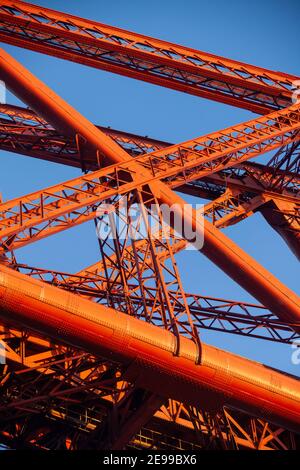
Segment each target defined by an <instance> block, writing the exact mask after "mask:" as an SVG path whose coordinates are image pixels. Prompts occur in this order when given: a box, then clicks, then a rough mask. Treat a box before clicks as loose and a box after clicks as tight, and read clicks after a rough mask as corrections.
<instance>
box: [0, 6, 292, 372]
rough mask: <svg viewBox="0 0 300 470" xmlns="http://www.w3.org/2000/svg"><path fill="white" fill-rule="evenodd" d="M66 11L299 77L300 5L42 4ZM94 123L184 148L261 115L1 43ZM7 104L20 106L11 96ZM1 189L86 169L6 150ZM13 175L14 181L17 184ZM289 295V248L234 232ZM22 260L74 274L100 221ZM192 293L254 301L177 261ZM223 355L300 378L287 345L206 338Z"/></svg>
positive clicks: (258, 232) (91, 256)
mask: <svg viewBox="0 0 300 470" xmlns="http://www.w3.org/2000/svg"><path fill="white" fill-rule="evenodd" d="M32 3H36V4H41V5H43V6H46V7H49V8H54V9H58V10H59V9H61V10H63V11H66V12H69V13H71V14H75V15H79V16H82V17H87V18H91V19H94V20H97V21H100V22H103V23H108V24H111V25H114V26H119V27H122V28H125V29H129V30H132V31H136V32H140V33H143V34H146V35H150V36H154V37H159V38H161V39H165V40H168V41H171V42H175V43H180V44H184V45H187V46H191V47H194V48H196V49H200V50H203V51H207V52H211V53H215V54H219V55H224V56H225V57H230V58H232V59H236V60H240V61H244V62H248V63H252V64H255V65H259V66H262V67H266V68H270V69H273V70H280V71H284V72H287V73H292V74H295V75H298V76H300V38H299V14H300V2H299V0H287V1H283V0H260V1H258V0H254V1H251V2H248V1H245V0H244V1H238V0H230V1H227V2H226V1H223V0H211V1H209V2H207V1H202V0H198V1H196V0H186V1H184V2H183V1H176V0H164V1H162V0H152V1H151V2H150V1H147V2H145V1H141V0H140V1H136V0H127V1H123V0H110V1H109V2H106V1H101V0H100V1H96V0H86V1H84V2H82V1H77V2H74V1H71V0H65V1H64V2H61V1H59V0H54V1H47V0H44V1H43V0H39V1H38V2H35V1H33V2H32ZM3 47H4V48H5V49H6V50H7V51H8V52H10V53H11V54H12V55H13V56H14V57H15V58H16V59H18V60H19V61H21V62H22V63H23V64H24V65H26V66H27V67H28V68H29V69H30V70H31V71H32V72H33V73H34V74H36V75H37V76H38V77H39V78H40V79H42V80H43V81H45V82H46V83H47V84H48V85H49V86H50V87H52V88H53V89H54V90H55V91H56V92H57V93H59V94H60V95H61V96H62V97H63V98H64V99H66V100H67V101H68V102H69V103H70V104H72V105H73V106H74V107H75V108H76V109H78V110H79V111H80V112H82V113H83V114H84V115H85V116H86V117H88V118H89V119H91V120H93V121H94V122H97V123H99V124H102V125H106V126H111V127H114V128H119V129H123V130H127V131H130V132H134V133H139V134H142V135H149V136H153V137H156V138H158V139H164V140H167V141H170V142H181V141H184V140H187V139H189V138H193V137H196V136H199V135H202V134H205V133H208V132H210V131H213V130H218V129H222V128H224V127H227V126H229V125H232V124H234V123H238V122H242V121H244V120H247V119H250V118H252V117H254V115H253V114H251V113H250V112H247V111H243V110H239V109H234V108H232V107H230V106H226V105H222V104H218V103H214V102H209V101H206V100H203V99H200V98H197V97H193V96H189V95H185V94H183V93H179V92H175V91H172V90H168V89H164V88H160V87H157V86H154V85H150V84H146V83H143V82H138V81H135V80H132V79H127V78H124V77H119V76H117V75H113V74H110V73H107V72H102V71H98V70H93V69H89V68H85V67H83V66H80V65H76V64H72V63H69V62H65V61H62V60H59V59H55V58H51V57H46V56H43V55H38V54H36V53H34V52H30V51H25V50H21V49H18V48H15V47H10V46H7V45H4V46H3ZM9 102H13V103H15V102H16V100H15V99H14V98H13V97H11V96H9ZM1 159H2V165H1V173H0V192H2V195H3V197H4V199H5V200H7V199H10V198H12V197H15V196H18V195H22V194H26V193H27V192H31V191H33V190H35V189H39V188H42V187H46V186H49V185H51V184H55V183H58V182H61V181H64V180H65V179H68V178H71V177H73V176H76V175H78V174H79V171H78V170H74V169H70V168H67V167H64V166H58V165H55V164H51V163H46V162H42V161H38V160H35V159H30V158H29V157H23V156H16V155H13V154H9V153H4V152H2V153H1ZM12 175H13V177H12ZM226 233H227V234H228V235H229V236H231V237H232V239H233V240H235V241H236V242H237V243H238V244H239V245H240V246H241V247H243V248H244V249H245V250H247V251H248V253H249V254H251V255H252V256H254V257H255V258H256V259H257V260H258V261H259V262H260V263H262V264H263V265H264V266H265V267H266V268H268V269H269V270H270V271H271V272H272V273H273V274H275V275H276V276H277V277H278V278H279V279H281V280H282V281H283V282H284V283H286V284H287V285H288V286H289V287H290V288H292V289H293V290H295V291H296V292H298V293H299V263H298V262H297V261H296V259H295V257H294V256H293V255H292V254H291V253H290V251H289V250H288V248H287V247H286V246H285V244H284V242H283V241H282V240H281V239H280V238H279V236H277V235H276V234H275V233H274V232H273V231H272V229H271V228H270V227H269V226H268V225H267V224H266V223H265V222H264V220H263V219H262V218H261V216H260V215H258V214H257V215H254V216H252V217H251V218H249V219H247V220H246V221H244V222H242V223H240V224H239V225H237V226H235V227H232V228H230V229H227V230H226ZM16 254H17V256H18V260H19V261H20V262H24V263H28V264H32V265H36V266H41V267H45V268H46V267H49V268H53V269H61V270H69V271H71V272H75V271H77V270H79V269H81V268H82V267H84V266H87V265H89V264H91V263H93V262H94V261H95V260H96V259H97V256H98V251H97V242H96V237H95V233H94V228H93V224H91V223H89V224H85V225H83V226H80V227H77V228H74V229H72V230H69V231H67V232H64V233H62V234H59V235H57V236H54V237H51V238H48V239H46V240H43V241H40V242H38V243H36V244H34V245H30V246H28V247H26V248H24V249H21V250H19V251H17V252H16ZM178 261H179V266H180V268H181V274H182V278H183V282H184V286H185V289H186V290H187V291H188V292H195V293H196V292H197V293H200V294H203V295H212V296H216V297H225V298H230V299H240V300H251V297H250V296H249V295H248V294H247V293H246V292H245V291H243V290H242V289H241V288H240V287H239V286H238V285H236V284H235V283H234V282H233V281H231V279H229V278H228V277H227V276H225V275H224V274H223V273H222V272H221V271H220V270H219V269H218V268H216V267H215V266H214V265H213V264H212V263H210V262H209V261H208V260H206V259H205V258H204V256H202V255H201V254H198V253H195V252H193V251H191V252H184V253H181V254H180V255H179V256H178ZM202 338H203V339H205V340H206V341H207V342H210V343H212V344H215V345H217V346H220V347H222V348H224V349H227V350H230V351H233V352H236V353H238V354H241V355H245V356H247V357H249V358H252V359H254V360H258V361H261V362H265V363H266V364H270V365H272V366H274V367H278V368H281V369H284V370H287V371H289V372H291V373H293V374H295V375H299V373H300V366H294V365H292V364H291V361H290V356H291V349H290V347H289V346H280V345H273V344H271V343H268V342H263V341H258V340H251V339H250V340H246V338H242V337H235V336H232V335H225V334H221V333H218V334H216V333H208V332H206V331H204V332H203V333H202Z"/></svg>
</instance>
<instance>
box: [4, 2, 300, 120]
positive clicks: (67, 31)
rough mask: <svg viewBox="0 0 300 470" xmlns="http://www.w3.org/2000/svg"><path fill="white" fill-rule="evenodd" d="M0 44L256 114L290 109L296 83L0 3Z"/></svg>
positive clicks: (215, 58)
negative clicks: (54, 57)
mask: <svg viewBox="0 0 300 470" xmlns="http://www.w3.org/2000/svg"><path fill="white" fill-rule="evenodd" d="M0 40H2V41H4V42H7V43H9V44H13V45H16V46H20V47H23V48H28V49H31V50H34V51H37V52H42V53H45V54H49V55H52V56H56V57H60V58H63V59H68V60H71V61H73V62H78V63H81V64H84V65H88V66H91V67H96V68H99V69H103V70H108V71H110V72H114V73H118V74H121V75H126V76H128V77H133V78H136V79H139V80H144V81H146V82H150V83H154V84H157V85H161V86H164V87H169V88H172V89H175V90H179V91H183V92H186V93H191V94H194V95H197V96H201V97H204V98H208V99H211V100H216V101H220V102H223V103H227V104H230V105H233V106H237V107H241V108H246V109H249V110H251V111H253V112H256V113H259V114H266V113H268V112H270V111H271V110H274V109H279V108H281V107H286V106H288V105H289V104H290V103H291V95H292V85H293V81H294V80H296V79H297V77H294V76H292V75H288V74H284V73H279V72H271V71H269V70H266V69H263V68H261V67H255V66H252V65H248V64H244V63H241V62H238V61H234V60H229V59H225V58H224V57H219V56H216V55H213V54H207V53H205V52H201V51H197V50H194V49H191V48H188V47H183V46H179V45H176V44H172V43H169V42H166V41H161V40H158V39H153V38H151V37H147V36H143V35H141V34H136V33H132V32H129V31H125V30H122V29H120V28H115V27H112V26H107V25H104V24H101V23H97V22H95V21H91V20H84V19H81V18H78V17H76V16H73V15H68V14H65V13H60V12H57V11H54V10H50V9H47V8H44V7H41V6H36V5H31V4H28V3H25V2H21V1H15V0H1V2H0Z"/></svg>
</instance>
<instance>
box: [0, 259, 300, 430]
mask: <svg viewBox="0 0 300 470" xmlns="http://www.w3.org/2000/svg"><path fill="white" fill-rule="evenodd" d="M0 306H1V307H0V317H1V320H2V321H4V322H5V323H8V324H12V323H14V324H17V325H20V326H25V327H26V328H28V329H31V330H33V331H35V332H37V333H40V334H42V335H44V336H46V337H50V338H57V339H59V340H60V341H62V342H63V343H65V344H69V345H72V346H74V345H76V346H77V347H79V348H82V349H85V350H87V351H90V352H92V353H93V354H96V355H101V356H104V357H107V358H109V359H110V360H117V361H119V362H121V363H123V364H124V365H126V367H127V368H128V369H127V373H126V380H129V381H130V380H134V382H135V384H136V386H142V387H143V388H145V389H148V390H150V391H151V392H153V393H157V394H160V395H161V396H166V397H170V396H172V397H173V398H175V399H178V400H181V401H182V400H184V401H187V402H188V403H190V404H192V405H199V403H200V402H202V400H203V403H205V407H206V408H207V409H211V410H213V409H214V410H218V409H219V408H220V407H222V406H225V405H228V406H230V407H233V408H237V409H240V410H243V411H245V412H247V413H250V414H253V415H254V416H259V417H261V418H267V419H268V420H269V421H271V422H274V423H275V424H279V425H282V426H284V427H285V428H286V429H290V430H295V431H296V430H299V423H300V382H299V379H297V378H295V377H292V376H289V375H285V374H282V373H280V372H277V371H275V370H274V369H273V368H268V367H266V366H264V365H262V364H258V363H255V362H251V361H249V360H247V359H244V358H242V357H239V356H235V355H233V354H230V353H227V352H224V351H221V350H219V349H216V348H214V347H211V346H208V345H205V344H202V347H201V351H199V350H197V346H196V344H195V343H194V342H193V341H191V340H189V339H185V338H182V341H181V343H180V351H179V354H178V355H177V356H176V354H175V352H176V344H175V343H176V338H175V336H174V335H173V334H172V333H171V332H168V331H166V330H161V329H160V328H157V327H156V326H153V325H149V324H148V323H145V322H142V321H140V320H137V319H135V318H132V317H130V316H129V315H126V314H122V313H120V312H117V311H115V310H113V309H111V308H107V307H104V306H101V305H99V304H94V303H91V302H89V301H88V300H85V299H83V298H81V297H79V296H78V295H75V294H72V293H69V292H66V291H63V290H61V289H58V288H56V287H53V286H49V285H47V284H45V283H43V282H41V281H38V280H36V279H32V278H28V277H27V276H25V275H24V274H21V273H18V272H16V271H13V270H11V269H9V268H6V267H4V266H1V267H0ZM199 359H200V364H197V362H198V360H199Z"/></svg>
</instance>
